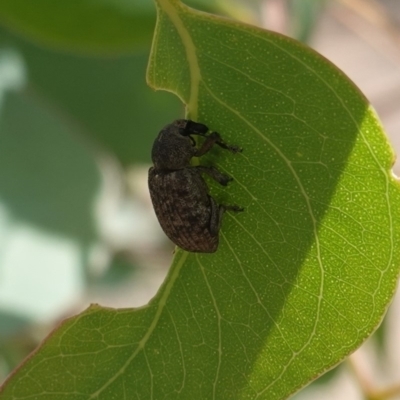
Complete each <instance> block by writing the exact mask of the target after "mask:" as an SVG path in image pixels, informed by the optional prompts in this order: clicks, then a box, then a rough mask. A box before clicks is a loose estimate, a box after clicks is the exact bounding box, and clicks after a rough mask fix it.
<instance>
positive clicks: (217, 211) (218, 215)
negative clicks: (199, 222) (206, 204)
mask: <svg viewBox="0 0 400 400" xmlns="http://www.w3.org/2000/svg"><path fill="white" fill-rule="evenodd" d="M209 197H210V205H211V217H210V233H211V235H213V236H216V235H218V232H219V230H220V228H221V222H222V215H223V214H224V211H225V210H224V208H222V207H221V206H219V205H218V204H217V202H216V201H215V200H214V199H213V198H212V197H211V196H209Z"/></svg>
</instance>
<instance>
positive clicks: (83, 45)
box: [0, 0, 154, 54]
mask: <svg viewBox="0 0 400 400" xmlns="http://www.w3.org/2000/svg"><path fill="white" fill-rule="evenodd" d="M0 23H1V24H3V25H4V26H6V27H8V28H9V29H11V30H13V31H15V32H18V33H20V34H22V35H24V36H26V37H29V39H30V40H34V41H36V42H38V43H41V44H45V45H47V46H50V47H53V48H57V49H64V50H69V51H75V52H82V53H86V54H87V53H91V54H118V53H121V52H132V51H134V50H137V49H138V48H142V49H143V47H147V46H148V43H149V42H150V39H151V34H152V30H153V28H154V10H153V4H152V3H151V2H150V1H146V0H140V1H138V0H136V1H126V0H113V1H110V0H97V1H92V0H69V1H67V2H64V1H53V0H36V1H34V2H32V1H29V0H28V1H27V0H2V2H1V4H0Z"/></svg>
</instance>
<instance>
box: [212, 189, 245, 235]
mask: <svg viewBox="0 0 400 400" xmlns="http://www.w3.org/2000/svg"><path fill="white" fill-rule="evenodd" d="M210 204H211V217H210V233H211V234H212V235H217V234H218V232H219V230H220V229H221V223H222V216H223V215H224V212H225V211H233V212H241V211H244V208H242V207H239V206H236V205H226V204H219V205H218V204H217V203H216V201H215V200H214V199H213V198H212V197H211V196H210Z"/></svg>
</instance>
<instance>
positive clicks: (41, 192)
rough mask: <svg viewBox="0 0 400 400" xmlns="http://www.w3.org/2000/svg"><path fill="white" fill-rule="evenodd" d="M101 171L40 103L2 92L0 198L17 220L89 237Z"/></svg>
mask: <svg viewBox="0 0 400 400" xmlns="http://www.w3.org/2000/svg"><path fill="white" fill-rule="evenodd" d="M99 190H100V175H99V171H98V169H97V167H96V165H95V163H94V158H93V156H92V155H91V154H90V152H89V151H88V149H86V148H85V146H84V145H82V143H80V142H79V141H77V140H76V138H75V137H74V134H73V133H72V132H71V131H70V130H69V129H68V128H67V127H66V126H65V125H64V123H63V122H61V121H60V119H58V117H57V116H55V115H54V114H53V113H51V112H50V111H49V110H47V109H46V107H45V106H44V105H43V104H40V103H39V102H37V99H35V100H33V99H32V97H30V96H29V95H27V93H25V94H18V93H10V94H9V95H8V96H6V99H5V103H4V104H3V107H2V110H1V118H0V202H1V203H2V204H3V205H4V206H5V207H6V208H7V210H9V212H10V213H11V214H12V215H13V218H14V219H15V220H17V221H25V222H28V223H31V224H32V225H35V226H36V227H40V228H42V229H46V230H49V231H52V232H54V233H57V234H61V235H67V236H70V237H73V238H75V239H80V240H81V241H82V242H83V243H89V242H92V241H93V240H94V239H95V238H96V236H97V232H96V228H95V226H94V219H93V218H94V215H93V210H94V202H95V199H96V196H97V195H98V194H99Z"/></svg>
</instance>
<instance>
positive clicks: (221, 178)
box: [192, 165, 233, 186]
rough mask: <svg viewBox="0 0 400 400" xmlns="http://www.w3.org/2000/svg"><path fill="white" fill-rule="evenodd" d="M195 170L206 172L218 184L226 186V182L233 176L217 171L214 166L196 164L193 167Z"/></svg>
mask: <svg viewBox="0 0 400 400" xmlns="http://www.w3.org/2000/svg"><path fill="white" fill-rule="evenodd" d="M192 168H195V169H196V170H197V171H199V172H200V173H204V174H207V175H208V176H210V177H211V178H213V179H214V180H215V181H217V182H218V183H219V184H220V185H222V186H226V185H227V184H228V182H230V181H232V180H233V178H231V177H230V176H227V175H224V174H223V173H221V172H219V171H218V170H217V168H214V167H205V166H204V165H197V166H195V167H192Z"/></svg>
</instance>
